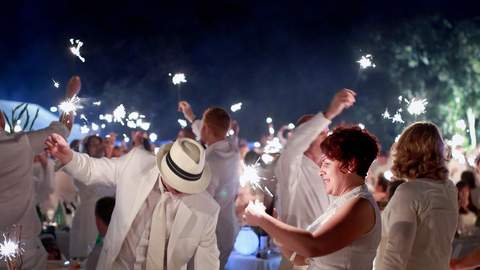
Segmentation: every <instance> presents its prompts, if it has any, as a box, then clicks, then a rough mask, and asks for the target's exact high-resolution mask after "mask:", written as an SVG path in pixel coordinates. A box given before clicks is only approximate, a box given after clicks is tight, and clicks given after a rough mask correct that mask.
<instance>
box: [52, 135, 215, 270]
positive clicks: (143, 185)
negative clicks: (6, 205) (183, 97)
mask: <svg viewBox="0 0 480 270" xmlns="http://www.w3.org/2000/svg"><path fill="white" fill-rule="evenodd" d="M46 145H47V147H48V151H49V152H50V153H51V154H52V155H53V156H54V157H55V158H57V159H58V160H59V161H60V162H61V163H62V164H64V165H65V167H64V170H65V171H66V172H67V173H69V174H71V175H72V176H73V177H75V178H76V179H77V180H79V181H82V182H84V183H85V184H87V185H90V184H95V183H105V184H113V185H115V186H116V205H115V210H114V211H113V215H112V219H111V221H110V225H109V228H108V232H107V235H106V236H105V239H104V246H103V249H102V253H101V255H100V259H99V262H98V265H97V269H99V270H109V269H115V270H117V269H147V270H153V269H155V270H158V269H160V270H161V269H168V270H173V269H175V270H177V269H178V270H183V269H186V267H187V263H188V262H189V261H190V259H192V258H193V264H194V268H195V269H197V270H199V269H205V270H210V269H218V268H219V261H218V256H219V252H218V249H217V239H216V236H215V227H216V224H217V218H218V212H219V206H218V204H217V203H216V202H215V201H214V200H213V198H212V197H211V196H210V195H209V194H208V193H207V192H205V189H206V188H207V186H208V184H209V182H210V170H209V168H208V167H206V166H205V153H204V149H203V147H202V146H201V145H200V144H199V143H198V142H196V141H194V140H191V139H180V140H177V141H176V142H175V143H173V144H169V145H166V146H165V147H163V148H162V149H161V150H160V151H159V152H158V154H157V155H156V157H155V155H153V154H152V153H150V152H148V151H146V150H144V149H143V148H142V147H135V148H134V149H132V150H131V151H130V152H129V153H128V154H126V155H124V156H122V157H121V158H114V159H107V158H101V159H94V158H91V157H89V156H88V155H86V154H80V153H76V152H73V151H72V150H71V149H70V148H69V146H68V144H67V143H66V142H65V140H63V138H62V137H61V136H58V135H56V134H53V135H52V136H50V137H49V139H48V140H47V141H46Z"/></svg>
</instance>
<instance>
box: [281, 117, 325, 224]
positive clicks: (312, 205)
mask: <svg viewBox="0 0 480 270" xmlns="http://www.w3.org/2000/svg"><path fill="white" fill-rule="evenodd" d="M329 124H330V120H328V119H326V118H325V117H324V116H323V114H322V113H318V114H317V115H315V116H314V117H313V118H312V119H310V121H307V122H305V123H303V124H302V125H300V126H298V127H297V128H296V129H295V132H294V133H293V135H292V136H291V137H290V138H289V139H288V142H287V145H286V146H285V149H284V150H283V152H282V154H281V155H280V157H279V160H278V162H277V165H276V168H275V176H276V177H277V194H278V205H277V207H278V209H277V210H278V214H279V219H280V220H281V221H283V222H286V223H288V224H290V225H292V226H295V227H300V228H306V227H307V226H308V225H310V224H311V223H312V222H313V221H314V220H315V219H316V218H317V217H319V216H321V215H322V214H323V212H324V211H325V209H327V207H328V205H329V203H330V199H329V196H328V195H327V192H326V191H325V184H324V182H323V180H322V177H320V168H319V167H318V165H317V164H315V162H313V161H312V160H311V159H309V158H308V157H306V156H305V155H304V152H305V151H306V150H307V149H308V148H309V147H310V144H311V143H312V142H313V141H314V140H315V139H316V138H317V137H318V135H319V134H320V133H321V132H322V131H323V130H324V129H325V128H327V126H328V125H329ZM293 198H294V199H293Z"/></svg>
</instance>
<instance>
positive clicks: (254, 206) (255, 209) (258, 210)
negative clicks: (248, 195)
mask: <svg viewBox="0 0 480 270" xmlns="http://www.w3.org/2000/svg"><path fill="white" fill-rule="evenodd" d="M266 209H267V208H266V207H265V205H264V204H263V203H262V202H261V201H259V200H255V202H253V201H250V202H249V203H248V206H247V208H246V209H245V211H248V212H252V213H253V214H254V215H262V214H264V213H265V210H266Z"/></svg>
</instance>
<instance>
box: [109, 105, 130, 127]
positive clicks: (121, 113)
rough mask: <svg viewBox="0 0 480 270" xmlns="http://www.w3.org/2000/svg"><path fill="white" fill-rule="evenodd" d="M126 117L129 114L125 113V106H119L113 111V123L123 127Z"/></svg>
mask: <svg viewBox="0 0 480 270" xmlns="http://www.w3.org/2000/svg"><path fill="white" fill-rule="evenodd" d="M126 115H127V112H126V111H125V107H124V106H123V104H120V105H118V107H117V108H115V110H113V122H117V123H120V124H122V126H123V125H124V124H125V123H123V119H125V116H126ZM107 121H108V120H107Z"/></svg>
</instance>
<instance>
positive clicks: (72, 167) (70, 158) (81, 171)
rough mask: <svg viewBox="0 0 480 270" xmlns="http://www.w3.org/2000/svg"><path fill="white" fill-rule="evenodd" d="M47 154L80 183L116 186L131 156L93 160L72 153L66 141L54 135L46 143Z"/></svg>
mask: <svg viewBox="0 0 480 270" xmlns="http://www.w3.org/2000/svg"><path fill="white" fill-rule="evenodd" d="M45 144H46V146H47V152H49V153H50V154H51V155H52V156H53V157H55V158H56V159H57V160H59V162H60V164H61V165H63V166H64V167H63V170H64V171H66V172H67V173H68V174H69V175H71V176H73V177H74V178H75V179H77V180H78V181H80V182H82V183H84V184H86V185H90V184H94V183H101V184H107V185H115V184H116V180H117V179H118V175H119V169H121V168H123V164H124V161H125V160H126V159H127V158H128V156H129V155H125V156H123V157H121V158H118V159H117V158H114V159H108V158H92V157H89V156H88V155H87V154H80V153H76V152H74V151H72V150H71V149H70V147H69V145H68V143H67V142H66V141H65V139H64V138H63V137H62V136H60V135H58V134H52V135H50V136H49V137H48V139H47V141H46V142H45Z"/></svg>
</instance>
